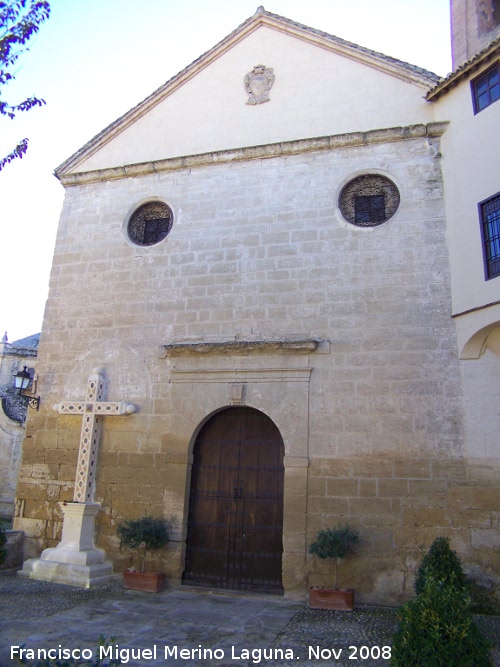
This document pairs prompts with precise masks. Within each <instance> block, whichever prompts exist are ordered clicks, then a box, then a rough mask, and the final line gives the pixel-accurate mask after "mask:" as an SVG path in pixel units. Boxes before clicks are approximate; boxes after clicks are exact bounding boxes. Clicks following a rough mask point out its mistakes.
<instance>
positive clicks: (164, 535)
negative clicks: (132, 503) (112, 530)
mask: <svg viewBox="0 0 500 667" xmlns="http://www.w3.org/2000/svg"><path fill="white" fill-rule="evenodd" d="M117 532H118V536H119V537H120V539H121V541H122V543H123V544H125V546H127V547H130V548H132V549H137V548H140V547H143V548H144V552H143V557H142V564H141V572H144V568H145V564H146V558H147V554H148V551H149V550H150V549H161V548H162V547H164V546H165V545H166V544H168V542H169V541H170V524H169V522H168V521H165V519H153V517H151V516H147V515H146V516H143V517H141V518H140V519H128V520H127V521H124V522H123V523H121V524H120V525H119V526H118V527H117Z"/></svg>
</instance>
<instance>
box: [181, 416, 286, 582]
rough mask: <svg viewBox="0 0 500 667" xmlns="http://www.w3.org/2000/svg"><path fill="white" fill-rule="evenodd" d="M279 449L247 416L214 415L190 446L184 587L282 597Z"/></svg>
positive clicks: (273, 431)
mask: <svg viewBox="0 0 500 667" xmlns="http://www.w3.org/2000/svg"><path fill="white" fill-rule="evenodd" d="M283 456H284V446H283V440H282V438H281V435H280V432H279V430H278V428H277V427H276V425H275V424H274V422H272V421H271V419H269V417H267V416H266V415H264V414H263V413H262V412H259V411H258V410H254V409H253V408H244V407H241V408H240V407H235V408H228V409H226V410H223V411H222V412H219V413H217V414H216V415H215V416H214V417H212V418H211V419H210V420H209V421H208V422H207V423H206V424H205V425H204V426H203V427H202V429H201V431H200V433H199V435H198V437H197V439H196V442H195V446H194V452H193V468H192V473H191V490H190V499H189V515H188V535H187V544H186V561H185V570H184V575H183V581H184V582H185V583H190V584H196V585H201V586H209V587H211V588H229V589H236V590H251V591H261V592H269V593H282V592H283V586H282V581H281V563H282V553H283V541H282V533H283V479H284V467H283Z"/></svg>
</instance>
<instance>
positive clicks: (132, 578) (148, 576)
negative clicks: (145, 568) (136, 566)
mask: <svg viewBox="0 0 500 667" xmlns="http://www.w3.org/2000/svg"><path fill="white" fill-rule="evenodd" d="M164 586H165V575H164V574H159V573H157V572H144V573H143V572H130V571H129V570H126V571H125V572H124V573H123V588H127V589H129V590H132V591H144V592H147V593H159V592H160V591H162V590H163V588H164Z"/></svg>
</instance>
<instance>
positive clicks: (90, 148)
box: [55, 7, 439, 180]
mask: <svg viewBox="0 0 500 667" xmlns="http://www.w3.org/2000/svg"><path fill="white" fill-rule="evenodd" d="M262 27H267V28H270V29H272V30H275V31H278V32H279V33H282V34H285V35H288V36H291V37H294V38H296V39H298V40H301V41H303V42H305V43H307V44H310V45H314V46H316V47H319V48H321V49H326V50H327V51H329V52H331V53H334V54H337V55H339V56H343V57H345V58H348V59H349V60H351V61H354V62H357V63H360V64H362V65H364V66H367V67H369V68H372V69H373V70H376V71H379V72H382V73H384V74H387V75H390V76H391V77H395V78H396V79H399V80H401V81H404V82H405V83H409V84H413V85H416V86H418V87H419V88H421V89H423V93H425V92H427V91H428V90H429V88H431V87H432V86H434V85H435V84H436V83H437V82H438V81H439V77H438V76H437V75H435V74H433V73H432V72H429V71H427V70H424V69H422V68H420V67H417V66H414V65H410V64H408V63H405V62H402V61H400V60H397V59H395V58H391V57H389V56H386V55H384V54H382V53H378V52H376V51H372V50H370V49H367V48H364V47H361V46H358V45H356V44H353V43H352V42H348V41H346V40H343V39H341V38H339V37H335V36H333V35H329V34H328V33H325V32H322V31H320V30H316V29H313V28H309V27H307V26H304V25H302V24H300V23H296V22H294V21H291V20H290V19H287V18H284V17H282V16H278V15H277V14H273V13H271V12H267V11H265V10H264V8H263V7H259V9H258V10H257V12H256V13H255V14H254V15H253V16H252V17H250V18H249V19H247V20H246V21H245V22H244V23H243V24H242V25H240V26H239V27H238V28H237V29H236V30H234V31H233V32H232V33H231V34H229V35H228V36H227V37H225V38H224V39H223V40H222V41H221V42H219V43H218V44H217V45H216V46H214V47H213V48H212V49H210V50H209V51H207V52H206V53H205V54H203V55H202V56H200V57H199V58H198V59H197V60H195V61H194V62H193V63H191V64H190V65H189V66H188V67H186V68H185V69H183V70H182V71H181V72H179V73H178V74H177V75H175V76H174V77H173V78H171V79H170V80H169V81H167V82H166V83H165V84H163V85H162V86H161V87H160V88H158V89H157V90H156V91H155V92H154V93H152V94H151V95H150V96H149V97H147V98H146V99H145V100H144V101H142V102H140V103H139V104H138V105H137V106H136V107H134V108H132V109H131V110H130V111H128V112H127V113H125V114H124V115H123V116H121V117H120V118H118V119H117V120H116V121H115V122H113V123H112V124H111V125H109V126H108V127H107V128H106V129H104V130H103V131H102V132H101V133H99V134H98V135H96V136H95V137H94V138H93V139H92V140H91V141H89V142H88V143H87V144H85V145H84V146H83V147H82V148H81V149H80V150H78V151H77V152H76V153H74V155H72V156H71V157H70V158H68V159H67V160H66V161H65V162H63V163H62V164H61V165H60V166H59V167H58V168H57V169H56V172H55V173H56V176H58V177H59V178H61V180H64V179H63V176H64V175H65V174H67V173H68V172H73V173H75V172H76V171H79V169H78V167H79V166H80V165H83V163H84V162H86V161H87V160H88V159H89V158H90V157H91V156H92V155H94V154H96V153H97V152H98V151H100V150H101V149H102V148H103V147H104V146H106V145H107V144H108V143H109V142H111V141H112V140H113V139H114V138H115V137H117V136H118V135H119V134H121V133H122V132H124V131H125V130H126V129H127V128H128V127H130V126H131V125H132V124H134V123H135V122H137V121H138V120H139V119H141V118H143V117H144V116H145V115H146V114H148V112H150V111H151V110H153V109H154V108H155V107H157V106H158V105H159V104H161V102H162V101H164V100H165V99H166V98H168V97H169V96H171V95H172V94H173V93H175V92H176V91H178V90H179V89H180V88H181V87H182V86H184V85H185V84H186V83H188V82H189V81H191V80H192V79H193V78H194V77H196V76H197V75H199V74H200V72H202V71H203V70H204V69H206V68H207V67H209V66H210V65H211V64H212V63H214V62H215V61H217V60H218V59H219V58H221V57H222V56H224V55H225V54H226V53H227V52H228V51H230V50H231V49H234V48H235V46H236V45H238V44H240V43H241V42H242V41H243V40H245V39H247V38H248V37H249V36H250V35H252V34H253V33H254V32H255V31H257V30H258V29H260V28H262ZM83 171H86V169H85V166H84V168H83Z"/></svg>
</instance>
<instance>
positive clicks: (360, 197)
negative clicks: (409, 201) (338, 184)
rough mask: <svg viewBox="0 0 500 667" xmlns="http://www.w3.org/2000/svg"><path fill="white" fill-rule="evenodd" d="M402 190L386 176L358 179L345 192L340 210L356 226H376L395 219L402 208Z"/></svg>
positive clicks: (340, 203) (343, 191) (350, 182)
mask: <svg viewBox="0 0 500 667" xmlns="http://www.w3.org/2000/svg"><path fill="white" fill-rule="evenodd" d="M399 202H400V196H399V190H398V189H397V187H396V186H395V185H394V183H393V182H392V181H390V180H389V179H388V178H386V177H385V176H381V175H379V174H366V175H364V176H358V177H357V178H354V179H353V180H352V181H349V183H348V184H347V185H346V186H345V187H344V188H343V189H342V192H341V193H340V197H339V208H340V212H341V213H342V215H343V217H344V218H345V219H346V220H347V222H350V223H351V224H353V225H356V226H357V227H377V226H378V225H381V224H382V223H384V222H386V221H387V220H389V218H392V216H393V215H394V214H395V213H396V211H397V210H398V207H399Z"/></svg>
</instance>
